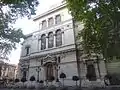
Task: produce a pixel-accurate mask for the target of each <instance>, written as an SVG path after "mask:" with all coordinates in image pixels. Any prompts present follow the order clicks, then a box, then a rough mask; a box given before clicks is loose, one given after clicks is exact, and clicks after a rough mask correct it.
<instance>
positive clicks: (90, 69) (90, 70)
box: [86, 64, 96, 81]
mask: <svg viewBox="0 0 120 90" xmlns="http://www.w3.org/2000/svg"><path fill="white" fill-rule="evenodd" d="M86 77H87V79H88V80H89V81H96V72H95V68H94V65H93V64H89V65H87V75H86Z"/></svg>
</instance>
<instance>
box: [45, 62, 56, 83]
mask: <svg viewBox="0 0 120 90" xmlns="http://www.w3.org/2000/svg"><path fill="white" fill-rule="evenodd" d="M44 67H45V75H46V80H48V81H49V80H50V77H51V76H55V70H54V63H53V62H47V63H45V64H44Z"/></svg>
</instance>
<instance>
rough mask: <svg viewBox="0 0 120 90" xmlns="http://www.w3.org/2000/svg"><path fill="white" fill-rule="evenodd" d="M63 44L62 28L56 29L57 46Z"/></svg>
mask: <svg viewBox="0 0 120 90" xmlns="http://www.w3.org/2000/svg"><path fill="white" fill-rule="evenodd" d="M61 45H62V32H61V29H58V30H57V31H56V47H58V46H61Z"/></svg>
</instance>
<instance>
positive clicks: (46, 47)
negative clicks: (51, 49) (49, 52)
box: [46, 34, 48, 49]
mask: <svg viewBox="0 0 120 90" xmlns="http://www.w3.org/2000/svg"><path fill="white" fill-rule="evenodd" d="M46 49H48V34H46Z"/></svg>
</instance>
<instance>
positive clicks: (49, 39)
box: [48, 32, 54, 48]
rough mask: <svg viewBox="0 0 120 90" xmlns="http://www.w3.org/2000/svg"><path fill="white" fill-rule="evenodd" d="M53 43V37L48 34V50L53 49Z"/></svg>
mask: <svg viewBox="0 0 120 90" xmlns="http://www.w3.org/2000/svg"><path fill="white" fill-rule="evenodd" d="M53 41H54V36H53V33H52V32H50V33H49V34H48V48H52V47H53Z"/></svg>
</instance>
